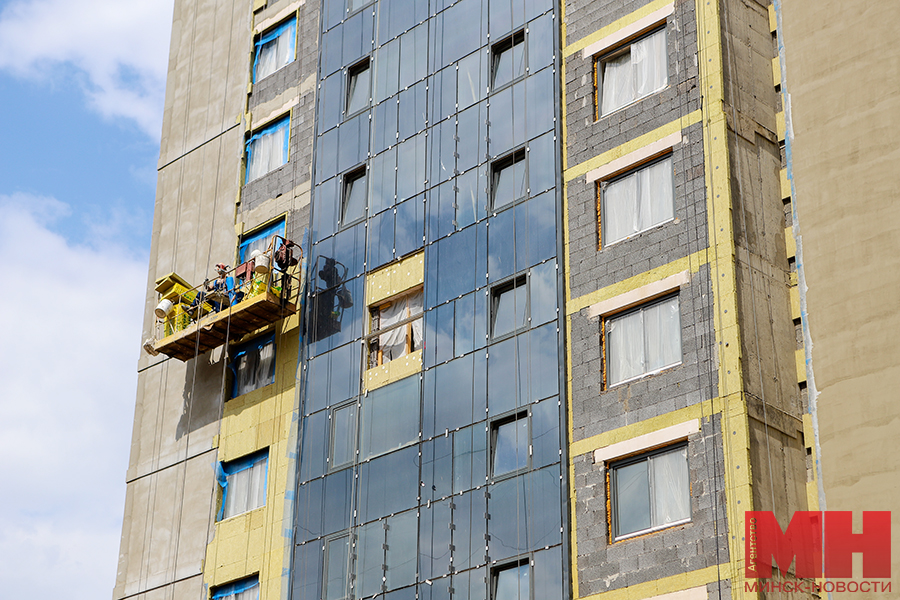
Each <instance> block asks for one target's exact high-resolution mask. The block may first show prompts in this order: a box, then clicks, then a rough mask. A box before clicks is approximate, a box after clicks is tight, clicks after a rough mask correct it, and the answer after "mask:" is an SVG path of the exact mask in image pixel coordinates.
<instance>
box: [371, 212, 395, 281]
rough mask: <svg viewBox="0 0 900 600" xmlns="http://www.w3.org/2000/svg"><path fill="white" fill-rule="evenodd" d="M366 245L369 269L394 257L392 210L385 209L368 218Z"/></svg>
mask: <svg viewBox="0 0 900 600" xmlns="http://www.w3.org/2000/svg"><path fill="white" fill-rule="evenodd" d="M368 245H369V250H368V258H367V264H368V267H369V268H370V269H375V268H378V267H379V266H381V265H383V264H385V263H387V262H390V260H391V259H392V258H393V257H394V211H392V210H386V211H384V212H381V213H379V214H377V215H375V216H374V217H372V218H371V219H369V244H368Z"/></svg>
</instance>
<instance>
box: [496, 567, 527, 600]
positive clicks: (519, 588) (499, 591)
mask: <svg viewBox="0 0 900 600" xmlns="http://www.w3.org/2000/svg"><path fill="white" fill-rule="evenodd" d="M530 571H531V568H530V566H529V564H528V562H527V561H520V562H516V563H513V564H511V565H509V564H508V565H503V566H499V567H495V568H493V569H491V600H530V598H531V582H530V579H531V572H530Z"/></svg>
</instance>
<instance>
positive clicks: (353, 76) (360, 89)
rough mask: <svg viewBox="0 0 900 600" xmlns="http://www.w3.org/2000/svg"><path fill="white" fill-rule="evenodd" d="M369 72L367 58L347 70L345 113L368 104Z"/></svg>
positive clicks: (349, 113)
mask: <svg viewBox="0 0 900 600" xmlns="http://www.w3.org/2000/svg"><path fill="white" fill-rule="evenodd" d="M370 74H371V70H370V69H369V60H368V59H366V60H365V61H363V62H361V63H359V64H358V65H356V66H354V67H351V68H350V70H349V71H348V72H347V105H346V111H347V113H346V114H348V115H352V114H355V113H357V112H359V111H360V110H362V109H363V108H365V107H367V106H368V105H369V80H370Z"/></svg>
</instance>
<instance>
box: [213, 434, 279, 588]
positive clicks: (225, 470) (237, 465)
mask: <svg viewBox="0 0 900 600" xmlns="http://www.w3.org/2000/svg"><path fill="white" fill-rule="evenodd" d="M263 457H265V459H266V476H265V478H264V479H263V487H266V488H267V487H268V486H269V449H268V448H263V449H262V450H260V451H259V452H254V453H253V454H248V455H247V456H242V457H241V458H238V459H235V460H232V461H229V462H227V463H223V462H218V463H216V482H218V484H219V487H220V488H222V505H221V506H220V507H219V512H218V514H217V515H216V521H221V520H222V517H224V516H225V498H226V497H227V496H228V476H229V475H234V474H235V473H240V472H241V471H246V470H247V469H249V468H250V467H252V466H253V465H254V464H256V462H257V461H259V460H260V459H261V458H263ZM241 591H243V590H241ZM213 597H214V598H215V596H213Z"/></svg>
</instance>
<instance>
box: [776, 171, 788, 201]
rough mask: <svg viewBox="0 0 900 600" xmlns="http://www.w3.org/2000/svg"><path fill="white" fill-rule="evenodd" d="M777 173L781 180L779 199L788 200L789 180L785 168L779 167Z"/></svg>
mask: <svg viewBox="0 0 900 600" xmlns="http://www.w3.org/2000/svg"><path fill="white" fill-rule="evenodd" d="M779 174H780V178H779V180H780V181H781V199H782V200H788V199H790V197H791V182H790V181H788V176H787V169H781V171H780V173H779Z"/></svg>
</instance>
